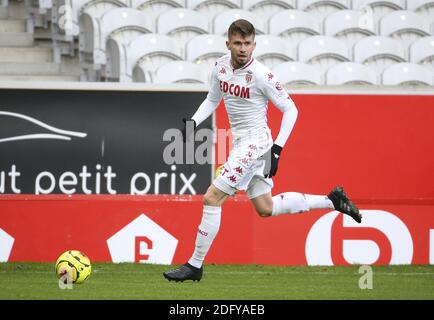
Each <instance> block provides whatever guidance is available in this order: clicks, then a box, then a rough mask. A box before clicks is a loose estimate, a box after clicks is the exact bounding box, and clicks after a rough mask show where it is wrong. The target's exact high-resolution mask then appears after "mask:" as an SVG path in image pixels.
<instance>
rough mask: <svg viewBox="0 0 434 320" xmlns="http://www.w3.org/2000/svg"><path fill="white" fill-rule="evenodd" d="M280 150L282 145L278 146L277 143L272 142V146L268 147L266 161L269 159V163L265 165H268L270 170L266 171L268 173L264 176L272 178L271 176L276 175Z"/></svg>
mask: <svg viewBox="0 0 434 320" xmlns="http://www.w3.org/2000/svg"><path fill="white" fill-rule="evenodd" d="M280 152H282V147H281V146H278V145H277V144H273V146H272V147H271V149H270V152H269V153H268V155H267V156H268V157H267V158H268V159H267V162H268V161H269V165H266V168H267V167H270V170H269V171H268V173H266V174H265V175H264V176H265V178H272V177H273V176H275V175H276V173H277V167H278V164H279V159H280Z"/></svg>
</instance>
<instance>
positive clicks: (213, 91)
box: [191, 67, 222, 126]
mask: <svg viewBox="0 0 434 320" xmlns="http://www.w3.org/2000/svg"><path fill="white" fill-rule="evenodd" d="M210 82H211V83H210V90H209V91H208V95H207V96H206V99H205V100H204V101H203V102H202V103H201V105H200V106H199V108H198V109H197V111H196V113H195V114H194V115H193V117H191V119H192V120H194V122H195V124H196V126H198V125H200V124H201V123H202V122H203V121H205V120H206V119H207V118H208V117H209V116H210V115H212V113H213V112H214V111H215V110H216V109H217V107H218V105H219V104H220V100H221V99H222V92H221V91H220V83H219V80H218V79H217V68H216V67H214V68H213V70H212V73H211V80H210Z"/></svg>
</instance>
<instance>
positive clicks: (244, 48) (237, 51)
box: [226, 33, 256, 69]
mask: <svg viewBox="0 0 434 320" xmlns="http://www.w3.org/2000/svg"><path fill="white" fill-rule="evenodd" d="M226 46H227V47H228V49H229V50H230V51H231V60H232V66H233V67H234V68H235V69H238V68H241V67H243V66H244V65H245V64H246V63H247V62H249V60H250V58H251V57H252V53H253V50H255V48H256V42H255V36H254V35H250V36H246V37H243V36H242V35H240V34H238V33H235V34H233V35H232V36H231V37H230V38H229V40H228V41H226Z"/></svg>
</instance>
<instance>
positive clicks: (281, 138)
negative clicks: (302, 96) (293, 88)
mask: <svg viewBox="0 0 434 320" xmlns="http://www.w3.org/2000/svg"><path fill="white" fill-rule="evenodd" d="M261 84H262V91H263V93H264V94H265V95H266V96H267V98H268V99H270V100H271V102H273V104H274V105H275V106H276V107H277V108H278V109H279V110H280V111H282V112H283V116H282V121H281V123H280V131H279V134H278V136H277V138H276V140H275V141H274V144H273V146H272V148H271V168H270V172H269V173H268V174H267V175H266V176H267V177H270V178H271V177H273V176H274V175H276V172H277V165H278V162H279V158H280V153H281V152H282V149H283V147H284V146H285V143H286V141H287V140H288V138H289V136H290V134H291V132H292V129H293V128H294V125H295V121H296V120H297V116H298V110H297V107H296V106H295V104H294V101H292V99H291V97H290V96H289V95H288V93H287V92H286V90H285V89H284V88H283V87H282V86H281V84H280V83H279V81H278V80H277V78H276V77H275V76H274V75H273V76H272V77H270V76H267V79H264V78H263V79H262V83H261Z"/></svg>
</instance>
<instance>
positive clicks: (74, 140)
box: [0, 89, 213, 194]
mask: <svg viewBox="0 0 434 320" xmlns="http://www.w3.org/2000/svg"><path fill="white" fill-rule="evenodd" d="M205 96H206V93H203V92H166V91H164V92H163V91H162V92H147V91H84V90H29V89H25V90H23V89H0V194H201V193H204V192H205V191H206V188H207V187H208V186H209V184H210V182H211V172H212V171H211V170H212V165H211V160H210V159H211V157H212V148H213V143H212V134H211V133H212V131H211V130H210V129H211V128H212V119H211V117H210V118H209V119H207V121H205V122H204V123H203V124H201V125H200V127H199V129H203V130H202V131H205V133H208V134H205V135H202V136H204V137H202V142H196V143H195V144H193V143H187V144H186V145H184V144H183V143H182V139H181V138H180V136H179V132H180V131H179V129H181V128H182V127H183V122H182V118H184V117H191V116H192V115H193V114H194V112H195V110H196V109H197V108H198V106H199V105H200V103H201V102H202V101H203V99H204V98H205ZM198 152H199V153H200V155H199V156H198V157H197V159H198V160H199V161H196V160H197V159H196V157H193V155H196V154H197V153H198Z"/></svg>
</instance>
